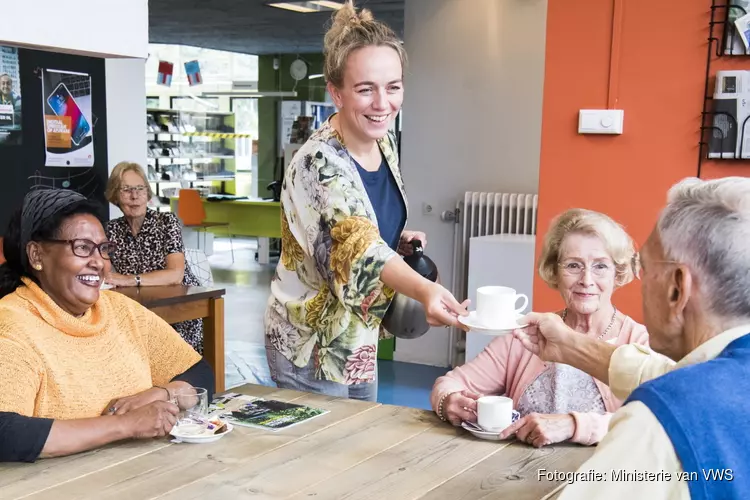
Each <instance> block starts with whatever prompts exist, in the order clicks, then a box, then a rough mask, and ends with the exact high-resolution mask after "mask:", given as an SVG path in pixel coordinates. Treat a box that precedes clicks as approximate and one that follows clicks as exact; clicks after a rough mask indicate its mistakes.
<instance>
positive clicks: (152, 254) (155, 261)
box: [106, 162, 203, 354]
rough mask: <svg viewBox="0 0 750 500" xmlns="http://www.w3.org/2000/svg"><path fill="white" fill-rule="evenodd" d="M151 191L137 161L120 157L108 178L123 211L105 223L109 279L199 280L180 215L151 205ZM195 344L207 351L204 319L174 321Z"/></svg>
mask: <svg viewBox="0 0 750 500" xmlns="http://www.w3.org/2000/svg"><path fill="white" fill-rule="evenodd" d="M152 196H153V192H152V191H151V186H150V185H149V183H148V179H146V174H145V172H144V171H143V168H141V166H140V165H138V164H137V163H129V162H120V163H118V164H117V165H116V166H115V168H114V170H112V174H111V175H110V176H109V181H108V182H107V190H106V197H107V201H109V202H110V203H112V204H113V205H115V206H117V207H118V208H119V209H120V210H122V212H123V214H124V216H123V217H120V218H119V219H113V220H111V221H109V222H108V223H107V236H108V237H109V240H110V241H111V242H112V243H115V244H116V245H117V246H116V247H115V250H114V252H113V253H112V255H111V256H110V258H111V260H112V270H113V272H112V273H110V274H109V275H108V276H107V278H106V282H107V283H109V284H111V285H115V286H157V285H179V284H182V285H196V286H199V285H200V281H198V278H197V277H196V276H195V275H194V274H193V273H192V271H191V270H190V266H188V265H187V263H186V262H185V246H184V245H183V243H182V226H181V225H180V220H179V219H178V218H177V216H176V215H174V214H172V213H168V212H157V211H155V210H149V209H148V208H147V206H146V205H147V204H148V201H149V200H150V199H151V197H152ZM172 327H174V329H175V330H177V333H179V334H180V335H181V336H182V338H183V339H185V341H186V342H187V343H188V344H190V345H191V346H193V349H195V350H196V351H198V352H199V353H201V354H203V320H202V319H194V320H189V321H182V322H180V323H175V324H174V325H172Z"/></svg>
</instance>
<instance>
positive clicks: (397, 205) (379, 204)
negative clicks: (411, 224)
mask: <svg viewBox="0 0 750 500" xmlns="http://www.w3.org/2000/svg"><path fill="white" fill-rule="evenodd" d="M381 157H382V156H381ZM352 160H354V158H352ZM354 164H355V165H356V166H357V171H359V176H360V177H361V178H362V183H363V184H364V185H365V191H367V196H368V197H369V198H370V203H371V204H372V208H373V209H374V210H375V217H377V218H378V229H379V230H380V237H381V238H383V240H385V242H386V243H387V244H388V246H389V247H391V248H392V249H393V250H396V249H397V248H398V242H399V240H400V239H401V231H402V230H403V228H404V224H405V223H406V206H405V205H404V199H403V198H402V196H401V191H400V190H399V188H398V184H396V179H395V178H394V177H393V174H392V173H391V169H390V168H389V167H388V162H387V161H385V158H382V161H381V162H380V167H379V168H378V169H377V170H376V171H375V172H368V171H367V170H365V169H364V168H362V165H360V164H359V163H357V160H354Z"/></svg>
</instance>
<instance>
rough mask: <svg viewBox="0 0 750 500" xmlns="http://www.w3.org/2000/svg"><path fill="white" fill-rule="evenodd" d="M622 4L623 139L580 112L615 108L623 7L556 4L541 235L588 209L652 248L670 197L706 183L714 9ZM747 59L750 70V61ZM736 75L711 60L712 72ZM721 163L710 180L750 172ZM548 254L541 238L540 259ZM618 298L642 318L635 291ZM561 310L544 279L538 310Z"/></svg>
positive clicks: (702, 4)
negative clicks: (703, 123) (582, 120)
mask: <svg viewBox="0 0 750 500" xmlns="http://www.w3.org/2000/svg"><path fill="white" fill-rule="evenodd" d="M620 1H621V2H622V6H623V7H622V17H621V20H622V22H621V23H620V24H619V27H620V37H619V41H620V43H619V50H618V48H617V47H616V48H615V50H614V51H613V54H614V58H615V59H614V62H615V63H618V64H616V65H615V67H616V68H618V69H619V72H617V74H616V75H615V79H614V81H613V83H614V88H615V89H616V92H615V94H614V96H615V97H617V105H616V106H615V107H616V108H617V109H624V110H625V125H624V133H623V135H620V136H592V135H579V134H578V133H577V126H578V110H579V109H589V108H606V107H607V103H608V88H609V75H610V52H611V50H610V49H611V42H612V26H613V23H612V19H613V12H614V7H613V6H614V0H549V6H548V13H547V42H546V43H547V49H546V52H547V53H546V70H545V82H544V107H543V121H542V149H541V160H540V173H539V178H540V181H539V234H540V235H543V234H544V233H545V232H546V230H547V228H548V227H549V222H550V220H551V219H552V217H554V216H555V215H556V214H558V213H560V212H561V211H563V210H565V209H567V208H571V207H583V208H588V209H592V210H598V211H601V212H604V213H607V214H609V215H610V216H611V217H613V218H614V219H615V220H617V221H618V222H620V223H621V224H623V225H624V226H625V227H626V229H627V230H628V232H629V233H630V234H631V236H632V237H633V238H634V239H635V241H636V243H637V244H638V245H642V244H643V242H644V241H645V239H646V237H647V236H648V234H649V232H650V231H651V229H652V227H653V224H654V222H655V220H656V217H657V215H658V211H659V209H660V208H661V207H662V206H663V204H664V201H665V199H666V192H667V190H668V188H669V187H670V186H671V185H672V184H674V183H675V182H676V181H678V180H679V179H681V178H683V177H688V176H695V175H696V174H697V168H698V146H697V144H698V141H699V127H700V114H701V110H702V106H703V101H702V96H703V88H704V78H705V67H706V49H707V47H706V43H707V42H706V40H707V38H708V21H709V19H710V5H711V0H688V1H683V2H666V1H655V0H620ZM732 62H733V63H736V62H737V60H736V59H735V60H734V61H732ZM741 62H742V63H745V66H746V69H748V68H750V66H748V63H749V62H750V59H744V60H743V61H741ZM733 65H734V64H733ZM726 66H727V65H726V64H724V63H719V64H715V65H714V64H713V63H712V72H713V71H715V70H716V69H717V68H721V67H726ZM740 67H741V66H740ZM710 92H711V93H712V92H713V83H711V86H710ZM715 163H716V162H714V164H704V167H703V175H702V177H704V178H707V177H718V176H725V175H748V174H750V168H748V167H746V166H742V165H741V164H740V165H739V166H738V164H737V163H734V164H733V165H731V166H727V164H726V163H723V164H721V165H718V166H717V165H716V164H715ZM748 164H749V165H750V162H748ZM541 245H542V238H541V237H540V238H539V240H538V241H537V255H539V253H540V251H541ZM614 301H615V304H616V305H617V306H618V308H620V309H621V310H623V311H625V312H626V313H627V314H630V315H631V316H632V317H633V318H635V319H636V320H640V319H641V317H642V314H641V303H640V286H639V284H638V283H637V282H636V283H632V284H630V285H628V286H626V287H624V288H623V289H621V290H619V291H618V292H617V293H616V294H615V296H614ZM561 304H562V300H561V299H560V296H559V295H558V293H557V292H555V291H552V290H550V289H549V288H548V287H547V286H546V285H545V284H544V282H542V281H541V280H540V279H539V278H538V277H537V278H536V280H535V283H534V310H536V311H548V310H553V309H556V308H559V307H560V306H561Z"/></svg>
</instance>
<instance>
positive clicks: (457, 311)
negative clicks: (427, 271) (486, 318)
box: [418, 280, 469, 329]
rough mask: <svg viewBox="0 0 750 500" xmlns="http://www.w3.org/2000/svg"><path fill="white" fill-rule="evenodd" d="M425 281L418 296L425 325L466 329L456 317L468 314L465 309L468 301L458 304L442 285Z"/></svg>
mask: <svg viewBox="0 0 750 500" xmlns="http://www.w3.org/2000/svg"><path fill="white" fill-rule="evenodd" d="M424 281H425V286H424V288H423V290H422V293H420V294H419V299H418V300H419V301H420V302H421V303H422V305H423V306H424V311H425V316H426V317H427V323H429V324H430V325H432V326H455V327H458V328H462V329H466V327H465V326H464V325H462V324H461V323H459V322H458V319H457V318H458V316H466V315H468V314H469V312H468V311H467V310H466V308H467V307H468V305H469V301H468V300H465V301H464V303H463V304H459V303H458V301H457V300H456V299H455V297H453V295H452V294H451V293H450V292H449V291H448V290H446V289H445V288H444V287H443V286H442V285H439V284H437V283H433V282H431V281H428V280H424Z"/></svg>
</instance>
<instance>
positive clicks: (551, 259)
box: [431, 209, 648, 447]
mask: <svg viewBox="0 0 750 500" xmlns="http://www.w3.org/2000/svg"><path fill="white" fill-rule="evenodd" d="M500 265H503V264H500ZM634 265H635V247H634V245H633V241H632V239H631V238H630V236H628V234H627V233H626V232H625V231H624V230H623V229H622V227H621V226H620V225H618V224H617V223H616V222H614V221H613V220H612V219H611V218H609V217H607V216H606V215H604V214H601V213H598V212H593V211H590V210H582V209H573V210H568V211H566V212H564V213H563V214H561V215H560V216H558V217H557V218H556V219H555V220H554V221H553V223H552V226H551V227H550V229H549V231H548V232H547V235H546V237H545V240H544V247H543V250H542V256H541V260H540V264H539V274H540V276H541V277H542V279H543V280H544V281H545V282H546V283H547V284H548V285H549V286H550V287H551V288H553V289H555V290H558V291H559V292H560V295H561V296H562V299H563V301H564V303H565V309H563V310H562V311H560V312H559V314H560V315H561V316H562V319H563V321H564V322H565V323H566V324H567V325H568V326H570V327H571V328H573V329H575V330H576V331H578V332H581V334H582V335H587V336H589V337H594V338H597V339H601V340H604V341H607V342H611V343H615V344H617V345H620V344H626V343H640V344H646V343H647V342H648V334H647V332H646V328H645V327H644V326H643V325H640V324H638V323H636V322H635V321H633V320H632V319H631V318H629V317H628V316H626V315H625V314H623V313H621V312H619V311H618V310H617V308H616V307H615V306H614V305H613V304H612V293H613V292H614V291H615V290H616V289H617V288H619V287H621V286H623V285H626V284H627V283H629V282H630V281H632V280H633V278H634V276H635V270H634ZM480 394H481V395H506V396H508V397H510V398H512V399H513V403H514V407H515V408H516V409H517V410H518V412H519V413H520V415H521V417H522V418H520V419H519V420H518V421H517V422H515V423H514V424H513V425H511V427H509V428H508V429H506V431H504V433H503V434H502V437H503V438H504V437H506V436H507V435H509V434H511V433H513V432H516V438H517V439H519V440H521V441H525V442H528V443H529V444H532V445H534V446H537V447H539V446H545V445H548V444H552V443H557V442H561V441H567V440H570V441H573V442H576V443H580V444H586V445H591V444H595V443H598V442H599V441H600V440H601V439H602V437H604V435H605V434H606V433H607V428H608V425H609V420H610V418H611V416H612V413H613V412H614V411H615V410H616V409H617V408H618V407H619V406H620V405H621V401H619V400H617V399H616V398H615V397H614V396H613V395H612V392H611V391H610V389H609V387H607V386H606V385H605V384H603V383H602V382H600V381H599V380H596V379H594V378H592V377H591V376H589V375H587V374H585V373H584V372H582V371H580V370H577V369H575V368H573V367H571V366H568V365H564V364H560V363H546V362H544V361H542V360H541V359H539V358H538V357H537V356H535V355H533V354H531V353H530V352H529V351H527V350H526V349H524V347H523V346H522V345H521V343H520V342H519V341H518V340H516V339H514V338H513V336H512V335H503V336H501V337H498V338H496V339H495V340H493V341H492V342H491V343H490V344H489V345H488V346H487V347H486V348H485V349H484V351H482V352H481V353H480V354H479V355H478V356H477V357H476V358H475V359H473V360H471V361H470V362H468V363H466V364H465V365H463V366H460V367H458V368H456V369H454V370H452V371H450V372H448V373H447V374H446V375H445V376H443V377H440V378H438V379H437V381H436V382H435V385H434V387H433V389H432V395H431V402H432V407H433V409H434V410H435V412H436V413H437V415H438V416H439V417H440V418H441V419H443V420H447V421H449V422H450V423H452V424H453V425H461V422H462V421H464V420H466V421H470V422H476V420H477V416H476V413H475V411H476V408H477V404H476V399H477V398H478V397H479V395H480Z"/></svg>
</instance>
